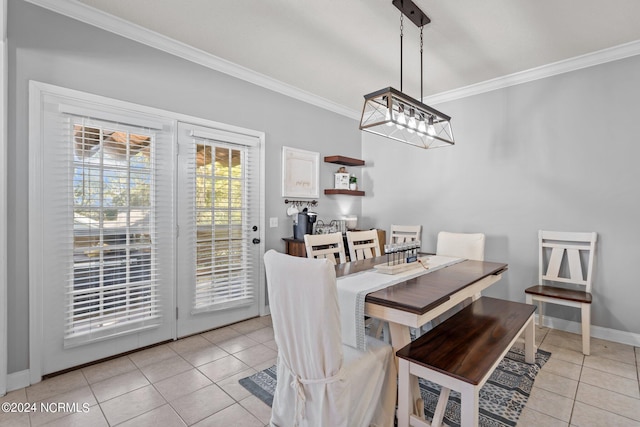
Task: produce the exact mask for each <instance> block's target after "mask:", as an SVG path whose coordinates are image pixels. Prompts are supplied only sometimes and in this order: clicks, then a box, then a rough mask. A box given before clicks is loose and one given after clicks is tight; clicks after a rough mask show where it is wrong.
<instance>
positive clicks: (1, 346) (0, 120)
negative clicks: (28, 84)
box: [0, 0, 9, 396]
mask: <svg viewBox="0 0 640 427" xmlns="http://www.w3.org/2000/svg"><path fill="white" fill-rule="evenodd" d="M1 1H2V3H0V99H2V101H1V102H2V103H1V104H0V170H1V171H4V172H3V173H2V174H1V175H0V206H2V209H0V247H1V248H2V251H0V301H1V302H0V325H2V326H1V327H0V396H4V395H5V393H6V392H7V368H8V366H7V364H8V362H9V360H8V354H7V334H8V326H7V324H8V322H7V320H8V318H7V173H6V171H7V145H8V144H7V123H8V120H7V111H8V110H7V88H8V86H7V77H8V76H7V0H1Z"/></svg>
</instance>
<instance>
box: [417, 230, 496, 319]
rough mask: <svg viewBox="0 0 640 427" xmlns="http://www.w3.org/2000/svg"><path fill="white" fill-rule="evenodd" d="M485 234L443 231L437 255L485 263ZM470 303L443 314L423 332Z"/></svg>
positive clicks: (476, 296) (478, 295)
mask: <svg viewBox="0 0 640 427" xmlns="http://www.w3.org/2000/svg"><path fill="white" fill-rule="evenodd" d="M484 242H485V235H484V233H451V232H448V231H441V232H439V233H438V241H437V243H436V255H442V256H450V257H456V258H465V259H470V260H473V261H484ZM480 296H481V295H480V294H479V293H478V294H476V295H474V296H473V297H472V298H471V299H472V300H474V301H475V300H476V299H478V298H480ZM469 303H470V299H468V298H467V300H466V301H463V302H461V303H460V304H458V305H456V306H455V307H452V308H450V309H449V310H447V311H445V312H444V313H442V314H441V315H440V316H438V317H436V318H435V319H433V320H432V321H431V322H430V323H428V324H426V325H424V326H423V327H422V331H427V330H429V329H430V328H432V327H434V326H435V325H438V324H440V323H442V322H444V321H445V320H446V319H448V318H449V317H451V316H453V315H454V314H455V313H457V312H458V311H459V310H460V309H461V308H463V307H465V306H466V305H468V304H469Z"/></svg>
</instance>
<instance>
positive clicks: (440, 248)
mask: <svg viewBox="0 0 640 427" xmlns="http://www.w3.org/2000/svg"><path fill="white" fill-rule="evenodd" d="M484 242H485V236H484V233H451V232H448V231H441V232H439V233H438V242H437V243H436V255H442V256H450V257H457V258H465V259H470V260H474V261H484Z"/></svg>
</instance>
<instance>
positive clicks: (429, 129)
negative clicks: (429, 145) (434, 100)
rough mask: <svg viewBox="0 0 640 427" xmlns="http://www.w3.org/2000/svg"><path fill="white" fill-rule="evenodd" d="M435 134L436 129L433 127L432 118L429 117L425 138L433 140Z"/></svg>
mask: <svg viewBox="0 0 640 427" xmlns="http://www.w3.org/2000/svg"><path fill="white" fill-rule="evenodd" d="M435 134H436V128H435V127H434V126H433V116H429V126H427V138H429V139H433V136H434V135H435Z"/></svg>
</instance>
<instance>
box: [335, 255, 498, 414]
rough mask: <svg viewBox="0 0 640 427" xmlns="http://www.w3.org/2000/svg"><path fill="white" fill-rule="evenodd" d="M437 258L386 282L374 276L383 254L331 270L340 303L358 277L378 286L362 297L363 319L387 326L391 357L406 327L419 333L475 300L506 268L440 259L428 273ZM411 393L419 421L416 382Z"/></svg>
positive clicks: (407, 337)
mask: <svg viewBox="0 0 640 427" xmlns="http://www.w3.org/2000/svg"><path fill="white" fill-rule="evenodd" d="M436 258H438V257H437V256H435V255H432V254H420V256H419V260H420V262H416V263H415V264H416V265H415V266H413V267H412V269H411V270H408V272H407V271H405V272H403V274H398V275H397V277H396V278H394V277H393V276H394V275H386V276H389V277H388V278H384V277H381V276H379V275H383V273H380V272H377V270H376V268H375V266H380V265H384V264H385V263H387V257H385V256H384V255H383V256H381V257H374V258H369V259H365V260H360V261H352V262H348V263H344V264H338V265H336V277H337V278H338V293H339V298H340V293H341V288H342V292H344V288H345V287H346V286H350V282H349V280H350V281H354V279H355V278H356V277H357V275H361V277H362V279H361V282H373V281H380V283H382V284H381V285H377V286H375V287H373V290H372V291H371V292H367V291H366V290H364V291H362V292H361V296H362V297H363V298H364V316H368V317H372V318H376V319H379V320H380V321H383V322H388V324H389V331H390V333H389V335H390V344H391V346H392V347H393V352H394V357H395V353H396V352H397V351H398V350H400V349H401V348H403V347H404V346H406V345H407V344H409V343H410V342H411V334H410V328H415V329H416V330H417V331H419V330H420V328H421V327H422V326H424V325H426V324H427V323H428V322H430V321H432V320H434V319H436V318H438V317H439V316H441V315H443V314H445V313H447V312H448V311H449V310H451V309H453V308H454V307H456V306H458V304H460V303H463V302H465V301H468V300H474V299H476V298H478V297H480V293H481V292H482V291H483V290H484V289H487V288H488V287H490V286H491V285H493V284H494V283H496V282H498V281H499V280H500V279H501V278H502V274H503V273H504V272H505V271H506V270H507V269H508V265H507V264H506V263H502V262H490V261H474V260H467V259H460V258H458V259H453V260H447V259H444V260H442V259H440V258H443V257H440V258H438V259H439V260H440V261H441V262H440V265H439V266H438V267H437V268H436V267H435V266H434V267H433V268H431V267H430V262H429V261H430V260H434V261H435V260H436ZM445 261H446V262H445ZM365 275H367V276H365ZM341 282H342V283H341ZM384 283H388V285H387V286H385V285H384ZM343 331H344V327H343ZM343 335H344V334H343ZM396 364H397V357H396ZM396 366H397V365H396ZM411 389H412V393H413V400H412V401H413V403H414V413H415V414H416V415H420V416H422V415H424V413H423V411H424V407H423V403H422V400H421V398H420V390H419V386H418V380H417V378H415V377H414V378H412V380H411Z"/></svg>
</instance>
